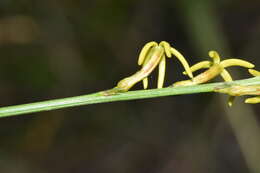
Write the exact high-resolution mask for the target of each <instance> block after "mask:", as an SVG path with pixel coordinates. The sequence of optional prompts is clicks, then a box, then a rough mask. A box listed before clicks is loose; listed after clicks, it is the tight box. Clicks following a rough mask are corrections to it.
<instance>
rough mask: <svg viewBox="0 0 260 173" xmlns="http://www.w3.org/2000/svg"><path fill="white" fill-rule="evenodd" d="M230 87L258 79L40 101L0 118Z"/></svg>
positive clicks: (2, 111)
mask: <svg viewBox="0 0 260 173" xmlns="http://www.w3.org/2000/svg"><path fill="white" fill-rule="evenodd" d="M232 85H260V77H253V78H249V79H243V80H237V81H233V82H228V83H226V82H218V83H210V84H201V85H194V86H184V87H173V88H170V87H169V88H162V89H150V90H139V91H128V92H125V93H117V94H114V95H104V94H103V92H97V93H94V94H87V95H83V96H76V97H69V98H63V99H55V100H49V101H41V102H36V103H29V104H22V105H15V106H7V107H2V108H0V118H2V117H8V116H14V115H21V114H26V113H33V112H41V111H48V110H55V109H61V108H67V107H74V106H80V105H88V104H95V103H105V102H114V101H123V100H137V99H144V98H153V97H162V96H170V95H183V94H195V93H204V92H214V88H216V87H227V86H232Z"/></svg>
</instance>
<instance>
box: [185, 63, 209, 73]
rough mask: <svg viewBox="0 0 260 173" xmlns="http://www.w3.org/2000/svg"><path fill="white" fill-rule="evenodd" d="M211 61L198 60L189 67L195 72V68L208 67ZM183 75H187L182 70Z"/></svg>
mask: <svg viewBox="0 0 260 173" xmlns="http://www.w3.org/2000/svg"><path fill="white" fill-rule="evenodd" d="M211 65H212V63H211V62H210V61H201V62H198V63H197V64H194V65H193V66H191V67H190V70H191V72H195V71H197V70H200V69H203V68H210V66H211ZM182 73H183V74H184V75H187V72H186V71H184V72H182Z"/></svg>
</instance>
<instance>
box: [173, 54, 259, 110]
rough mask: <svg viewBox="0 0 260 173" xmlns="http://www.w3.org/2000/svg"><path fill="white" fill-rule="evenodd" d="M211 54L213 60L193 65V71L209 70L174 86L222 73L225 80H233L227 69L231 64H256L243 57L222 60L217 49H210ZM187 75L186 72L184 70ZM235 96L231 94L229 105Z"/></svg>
mask: <svg viewBox="0 0 260 173" xmlns="http://www.w3.org/2000/svg"><path fill="white" fill-rule="evenodd" d="M209 56H210V57H211V58H212V60H213V61H212V62H211V61H201V62H199V63H197V64H195V65H193V66H192V67H191V71H192V72H195V71H197V70H200V69H204V68H208V70H206V71H204V72H203V73H200V74H199V75H197V76H195V77H194V78H192V79H190V80H184V81H179V82H176V83H174V84H173V86H174V87H176V86H187V85H197V84H201V83H205V82H208V81H209V80H211V79H213V78H215V77H216V76H218V75H220V76H221V77H222V78H223V79H224V81H226V82H230V81H232V77H231V75H230V73H229V72H228V71H227V70H226V69H225V68H227V67H231V66H242V67H245V68H253V67H254V64H251V63H249V62H247V61H244V60H241V59H234V58H231V59H226V60H223V61H220V56H219V54H218V53H217V52H216V51H209ZM183 73H184V74H185V75H186V72H183ZM233 100H234V97H233V96H231V97H230V98H229V101H228V104H229V106H231V105H232V103H233Z"/></svg>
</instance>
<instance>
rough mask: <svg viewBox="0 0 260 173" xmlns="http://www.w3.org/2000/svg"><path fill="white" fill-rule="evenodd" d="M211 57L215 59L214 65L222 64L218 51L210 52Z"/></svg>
mask: <svg viewBox="0 0 260 173" xmlns="http://www.w3.org/2000/svg"><path fill="white" fill-rule="evenodd" d="M209 56H210V57H211V58H212V59H213V62H214V63H217V64H218V63H220V56H219V54H218V52H217V51H214V50H211V51H209Z"/></svg>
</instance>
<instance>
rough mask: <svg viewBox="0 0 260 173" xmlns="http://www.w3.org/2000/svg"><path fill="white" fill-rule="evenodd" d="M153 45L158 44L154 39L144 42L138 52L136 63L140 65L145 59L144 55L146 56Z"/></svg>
mask: <svg viewBox="0 0 260 173" xmlns="http://www.w3.org/2000/svg"><path fill="white" fill-rule="evenodd" d="M154 46H158V44H157V43H156V42H155V41H151V42H149V43H146V44H145V45H144V47H143V48H142V50H141V52H140V54H139V58H138V65H142V64H143V62H144V60H145V57H146V56H147V53H148V52H149V50H150V49H151V48H152V47H154Z"/></svg>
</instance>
